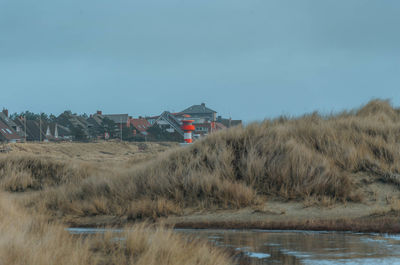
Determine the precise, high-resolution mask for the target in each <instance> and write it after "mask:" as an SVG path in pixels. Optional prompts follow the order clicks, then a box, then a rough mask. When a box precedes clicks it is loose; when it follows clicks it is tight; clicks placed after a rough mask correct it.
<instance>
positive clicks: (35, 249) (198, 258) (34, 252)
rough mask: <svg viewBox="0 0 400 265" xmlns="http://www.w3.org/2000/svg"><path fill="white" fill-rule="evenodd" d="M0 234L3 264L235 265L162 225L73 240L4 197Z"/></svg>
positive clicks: (0, 204)
mask: <svg viewBox="0 0 400 265" xmlns="http://www.w3.org/2000/svg"><path fill="white" fill-rule="evenodd" d="M0 233H1V240H0V264H1V265H21V264H32V265H54V264H58V265H63V264H74V265H102V264H121V265H125V264H126V265H159V264H165V265H184V264H185V265H225V264H226V265H228V264H232V260H231V259H230V258H229V257H228V254H227V253H224V252H223V251H222V250H221V249H217V248H213V247H211V246H210V245H209V244H207V243H206V242H203V241H200V240H195V239H193V238H188V237H182V236H179V235H177V234H174V233H173V232H172V231H171V230H169V229H166V228H164V227H160V226H159V227H152V226H149V225H147V224H140V225H136V226H133V227H127V228H126V230H124V231H123V232H122V234H118V235H116V234H112V233H106V234H105V235H95V236H89V237H80V236H73V235H71V234H69V233H68V232H67V231H66V230H65V228H64V227H63V226H61V225H57V224H49V223H48V222H47V221H46V219H44V218H41V217H38V216H32V215H27V214H26V213H25V212H24V211H23V210H22V209H20V208H18V207H17V206H16V205H15V204H14V203H13V202H12V201H11V200H10V199H7V198H6V197H5V195H3V194H0ZM116 236H118V237H121V239H117V238H116Z"/></svg>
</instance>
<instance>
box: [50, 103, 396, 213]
mask: <svg viewBox="0 0 400 265" xmlns="http://www.w3.org/2000/svg"><path fill="white" fill-rule="evenodd" d="M399 161H400V111H399V110H398V109H395V108H393V107H392V106H391V105H390V104H389V103H388V102H387V101H379V100H375V101H372V102H370V103H368V104H367V105H366V106H364V107H362V108H361V109H358V110H353V111H350V112H343V113H340V114H338V115H331V116H321V115H318V114H317V113H313V114H310V115H305V116H303V117H300V118H296V119H288V118H279V119H275V120H266V121H264V122H263V123H253V124H250V125H248V126H246V127H236V128H231V129H229V130H225V131H221V132H218V133H214V134H212V135H210V136H208V137H207V138H205V139H203V140H200V141H197V142H196V143H195V144H193V145H192V146H190V147H185V148H177V149H173V150H171V151H169V152H166V153H164V154H162V155H161V156H159V157H158V158H157V159H153V160H152V161H150V162H149V163H145V164H142V165H141V166H135V167H132V168H131V169H124V170H120V169H119V170H115V174H113V175H112V176H101V177H89V178H87V179H85V180H83V181H82V182H81V183H80V184H79V185H68V186H65V187H62V188H60V189H56V190H52V191H49V192H47V193H46V194H45V195H44V197H45V203H44V206H45V208H46V209H50V210H57V211H59V212H60V211H61V214H73V213H75V214H76V213H80V214H81V215H86V214H87V213H90V214H93V215H96V214H110V215H126V214H128V212H130V213H133V214H130V216H135V215H136V216H140V217H142V218H143V217H150V218H152V217H154V216H163V215H166V214H168V213H179V209H185V208H187V207H196V208H200V209H201V208H208V209H211V208H215V207H218V208H241V207H246V206H250V205H255V204H258V203H260V202H261V201H263V200H265V198H268V197H270V198H276V197H278V198H282V199H285V200H304V199H305V198H314V200H315V201H320V202H324V203H326V204H331V203H332V202H335V201H357V202H359V201H361V200H362V199H363V197H362V193H360V191H359V190H358V188H359V187H360V185H361V184H362V179H363V178H364V177H368V178H369V179H372V181H379V182H384V183H387V184H390V185H399V184H400V162H399ZM99 198H101V200H102V204H104V205H105V207H102V208H104V211H103V210H102V211H97V210H89V211H88V209H97V208H98V207H97V206H96V202H98V200H99ZM159 200H165V201H166V202H168V207H156V206H155V205H157V204H158V201H159ZM149 201H153V202H152V203H149ZM139 202H141V203H139ZM143 202H146V203H149V204H151V205H150V206H149V208H150V209H151V210H148V211H144V210H140V207H141V206H140V205H141V204H143ZM132 205H133V206H132ZM135 205H136V206H135ZM172 205H173V206H172ZM132 207H133V208H135V207H136V209H133V208H132Z"/></svg>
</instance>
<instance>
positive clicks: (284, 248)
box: [69, 228, 400, 265]
mask: <svg viewBox="0 0 400 265" xmlns="http://www.w3.org/2000/svg"><path fill="white" fill-rule="evenodd" d="M104 231H106V230H104V229H87V228H71V229H69V232H70V233H73V234H91V233H102V232H104ZM113 231H114V232H116V233H118V232H120V230H113ZM175 231H176V232H177V233H182V234H187V235H191V236H195V237H199V238H203V239H206V240H208V241H210V242H212V243H213V244H215V245H216V246H218V247H223V248H230V249H232V250H236V251H241V252H242V253H243V255H244V256H246V259H248V260H250V261H251V264H254V265H259V264H311V265H313V264H322V265H324V264H326V265H333V264H379V265H385V264H400V235H381V234H362V233H346V232H310V231H266V230H197V229H176V230H175Z"/></svg>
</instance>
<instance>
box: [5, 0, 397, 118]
mask: <svg viewBox="0 0 400 265" xmlns="http://www.w3.org/2000/svg"><path fill="white" fill-rule="evenodd" d="M399 14H400V1H398V0H342V1H339V0H292V1H288V0H112V1H110V0H84V1H82V0H62V1H61V0H40V1H33V0H0V91H1V97H0V107H1V105H2V106H4V107H8V108H9V109H10V111H11V112H19V111H23V110H26V109H29V110H31V111H34V112H39V111H43V112H47V113H50V112H52V113H54V114H59V113H60V112H62V111H63V110H65V109H71V110H72V111H74V112H78V113H83V112H86V113H94V112H95V111H96V110H97V109H102V110H103V111H104V112H108V113H118V112H124V113H130V114H131V115H133V116H138V115H153V114H159V113H160V112H162V111H163V110H170V111H180V110H182V109H184V108H185V107H188V106H189V105H192V104H196V103H197V104H198V103H201V102H206V103H207V105H208V106H209V107H211V108H213V109H215V110H217V111H218V112H219V114H222V115H224V116H232V117H233V118H239V119H244V120H246V121H251V120H261V119H263V118H265V117H275V116H277V115H281V114H285V115H299V114H302V113H305V112H311V111H313V110H320V111H322V112H330V111H339V110H342V109H343V108H353V107H357V106H360V105H361V104H362V103H366V102H367V101H368V100H370V99H372V98H377V97H378V98H385V99H386V98H389V99H391V100H392V102H393V103H394V104H395V105H400V32H399V31H400V29H399V27H400V15H399Z"/></svg>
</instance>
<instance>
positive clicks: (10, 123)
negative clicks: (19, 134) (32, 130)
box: [0, 112, 17, 127]
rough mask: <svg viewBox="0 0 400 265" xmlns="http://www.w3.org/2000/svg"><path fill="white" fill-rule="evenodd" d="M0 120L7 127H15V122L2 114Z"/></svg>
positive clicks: (0, 113)
mask: <svg viewBox="0 0 400 265" xmlns="http://www.w3.org/2000/svg"><path fill="white" fill-rule="evenodd" d="M0 120H1V121H2V122H3V123H5V124H6V125H7V126H8V127H17V124H15V122H14V121H13V120H12V119H10V118H8V117H7V116H6V115H5V114H4V113H3V112H0Z"/></svg>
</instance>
